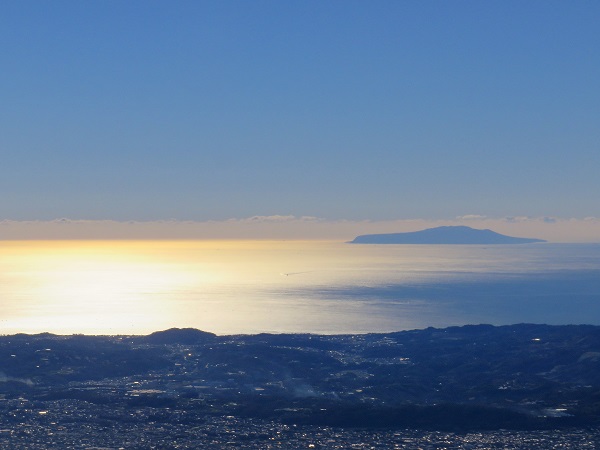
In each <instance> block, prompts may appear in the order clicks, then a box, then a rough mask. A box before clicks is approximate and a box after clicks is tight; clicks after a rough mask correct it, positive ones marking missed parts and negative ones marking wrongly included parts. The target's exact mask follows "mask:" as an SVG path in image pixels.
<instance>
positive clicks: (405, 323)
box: [0, 241, 600, 334]
mask: <svg viewBox="0 0 600 450" xmlns="http://www.w3.org/2000/svg"><path fill="white" fill-rule="evenodd" d="M599 254H600V246H593V245H592V246H583V245H580V246H576V245H573V246H569V245H550V244H544V245H524V246H487V247H486V246H426V245H412V246H410V245H409V246H396V245H388V246H381V245H349V244H344V243H340V242H327V241H27V242H25V241H12V242H11V241H5V242H1V243H0V296H1V298H2V303H1V304H0V313H1V321H0V327H1V328H0V333H3V334H12V333H19V332H26V333H39V332H46V331H48V332H53V333H59V334H71V333H86V334H142V333H149V332H152V331H156V330H160V329H166V328H170V327H194V328H199V329H203V330H206V331H212V332H216V333H219V334H229V333H256V332H313V333H355V332H359V333H360V332H379V331H394V330H401V329H412V328H422V327H427V326H449V325H460V324H465V323H494V324H502V323H514V322H523V321H528V322H547V323H588V322H590V320H591V319H590V318H593V317H600V311H597V310H598V308H600V306H599V304H600V298H599V293H600V281H598V280H600V276H598V274H599V273H600V272H599V271H600V258H599ZM596 312H598V314H596V315H595V316H594V314H595V313H596ZM592 321H593V319H592Z"/></svg>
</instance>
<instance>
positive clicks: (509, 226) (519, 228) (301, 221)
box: [0, 214, 600, 242]
mask: <svg viewBox="0 0 600 450" xmlns="http://www.w3.org/2000/svg"><path fill="white" fill-rule="evenodd" d="M444 225H468V226H470V227H473V228H480V229H486V228H487V229H492V230H494V231H496V232H498V233H502V234H507V235H510V236H518V237H534V238H541V239H546V240H548V241H550V242H600V218H596V217H586V218H583V219H579V218H558V217H527V216H518V217H502V218H491V217H487V216H483V215H477V214H468V215H465V216H460V217H457V218H454V219H448V220H445V219H440V220H427V219H402V220H388V221H367V220H365V221H352V220H327V219H321V218H317V217H306V216H305V217H296V216H291V215H273V216H253V217H248V218H240V219H228V220H223V221H204V222H194V221H178V220H161V221H149V222H136V221H128V222H119V221H112V220H99V221H94V220H73V219H68V218H60V219H56V220H51V221H13V220H3V221H0V240H35V239H37V240H40V239H49V240H54V239H275V240H278V239H329V240H342V241H347V240H351V239H353V238H354V237H355V236H357V235H360V234H371V233H394V232H407V231H417V230H422V229H425V228H432V227H437V226H444Z"/></svg>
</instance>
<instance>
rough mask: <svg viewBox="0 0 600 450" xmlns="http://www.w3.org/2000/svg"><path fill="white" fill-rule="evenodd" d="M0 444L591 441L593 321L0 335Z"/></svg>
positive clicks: (505, 444) (598, 344) (499, 444)
mask: <svg viewBox="0 0 600 450" xmlns="http://www.w3.org/2000/svg"><path fill="white" fill-rule="evenodd" d="M0 370H1V373H0V422H1V423H0V448H14V449H20V448H23V449H25V448H27V449H37V448H39V449H42V448H61V449H63V448H65V449H68V448H73V449H121V448H122V449H129V448H139V449H191V448H198V447H203V448H241V449H269V448H331V449H336V448H340V449H341V448H356V449H373V448H375V449H378V448H382V449H383V448H407V449H408V448H424V449H425V448H441V447H445V448H540V449H541V448H561V449H564V448H582V449H585V448H596V446H598V445H600V327H594V326H583V325H581V326H547V325H513V326H503V327H493V326H489V325H478V326H464V327H452V328H446V329H434V328H428V329H425V330H415V331H403V332H397V333H387V334H366V335H332V336H326V335H309V334H282V335H276V334H258V335H234V336H216V335H214V334H211V333H206V332H203V331H199V330H194V329H171V330H166V331H162V332H156V333H153V334H150V335H148V336H83V335H73V336H56V335H51V334H38V335H25V334H19V335H13V336H1V337H0Z"/></svg>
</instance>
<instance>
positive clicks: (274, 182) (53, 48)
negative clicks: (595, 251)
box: [0, 0, 600, 241]
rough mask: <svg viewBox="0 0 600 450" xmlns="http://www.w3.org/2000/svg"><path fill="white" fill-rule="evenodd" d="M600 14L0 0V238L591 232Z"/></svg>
mask: <svg viewBox="0 0 600 450" xmlns="http://www.w3.org/2000/svg"><path fill="white" fill-rule="evenodd" d="M599 21H600V3H599V2H591V1H572V2H565V1H552V0H544V1H541V0H539V1H538V0H531V1H528V2H522V1H510V0H504V1H486V2H482V1H460V0H457V1H453V2H446V1H369V2H366V1H352V0H344V1H321V0H319V1H310V0H306V1H293V2H282V1H275V0H273V1H261V0H257V1H245V0H244V1H241V0H240V1H231V0H223V1H175V2H173V1H152V0H144V1H136V0H132V1H127V2H123V1H111V0H104V1H95V2H81V1H61V0H55V1H52V2H41V1H38V2H35V1H29V2H14V1H8V0H0V42H2V47H1V48H2V50H1V51H0V64H1V67H2V70H0V105H1V106H0V154H1V155H2V158H1V164H0V193H1V195H0V221H3V222H1V223H0V233H2V232H3V231H2V230H7V229H9V228H10V227H13V228H15V229H19V226H20V225H19V224H23V223H29V224H32V223H37V224H40V223H41V224H46V225H48V224H49V225H48V226H50V227H52V226H56V223H57V221H60V220H62V221H63V224H64V222H65V221H70V222H69V223H78V224H79V225H81V224H88V225H89V224H90V223H93V222H94V223H96V224H97V223H100V224H101V225H102V224H103V225H102V226H105V227H109V226H108V225H110V224H115V223H116V224H120V225H119V226H121V227H123V226H125V225H124V224H126V223H128V222H135V223H151V224H156V223H158V224H164V223H166V222H164V221H168V223H171V224H172V223H180V222H181V223H195V224H204V225H201V226H205V225H206V224H207V223H208V224H213V225H214V224H215V223H217V224H224V223H228V224H232V223H236V224H237V225H239V226H240V229H243V226H245V225H247V224H248V223H256V222H260V223H273V222H275V223H282V222H286V223H288V225H289V224H290V223H291V222H293V223H295V224H297V225H298V224H299V226H300V228H301V226H303V225H306V224H307V223H308V222H310V223H311V224H312V225H314V224H315V223H319V224H321V225H322V224H327V226H332V227H333V226H338V227H341V224H346V225H347V224H348V223H352V224H359V225H360V224H363V225H364V224H371V225H369V226H365V227H363V228H362V229H364V230H367V231H372V230H374V229H382V230H385V231H386V232H388V231H390V228H394V227H396V228H398V231H402V230H403V229H404V228H407V227H408V225H407V224H413V225H414V224H416V223H419V224H434V223H466V222H468V221H469V220H470V222H468V223H477V224H479V222H473V220H475V219H478V220H479V219H480V220H484V221H485V220H488V221H490V222H489V223H491V224H511V223H512V224H515V223H520V224H523V223H529V224H537V225H539V228H537V229H536V228H532V229H531V230H530V229H529V228H519V229H516V228H515V229H514V231H519V232H528V231H531V232H534V233H536V232H537V231H539V232H541V234H542V235H544V231H543V230H548V229H549V228H548V227H549V226H550V225H552V224H557V223H558V224H562V225H561V226H565V227H567V228H565V230H567V231H565V230H563V229H561V231H560V233H559V232H554V234H552V232H550V234H545V236H548V235H550V236H557V239H558V240H561V239H562V240H568V239H569V231H568V230H569V228H568V226H567V225H569V224H570V226H571V228H570V230H571V238H572V240H587V241H590V240H596V241H600V225H599V223H600V221H599V220H598V219H597V218H598V217H600V201H598V193H599V192H600V176H598V174H599V173H600V170H599V169H600V127H599V126H598V123H600V89H599V83H598V80H600V31H599V28H598V23H599ZM256 217H258V218H259V219H252V218H256ZM282 217H283V218H286V217H287V218H289V217H292V218H293V219H281V218H282ZM514 218H520V219H514ZM253 220H254V222H252V221H253ZM489 223H488V224H489ZM107 224H108V225H107ZM373 224H386V225H385V226H379V225H378V226H379V228H377V226H375V225H373ZM574 224H575V225H574ZM312 225H311V226H312ZM321 225H320V226H321ZM346 225H344V226H346ZM483 225H485V223H484V224H483ZM36 226H37V225H36ZM159 226H163V225H159ZM219 226H220V225H219ZM544 227H545V228H544ZM586 227H587V228H586ZM21 228H22V227H21ZM109 228H110V227H109ZM217 228H218V227H217ZM359 228H360V227H358V228H356V230H358V229H359ZM11 229H12V228H11ZM342 229H343V227H341V228H337V230H338V231H337V234H336V236H337V235H341V234H343V233H342V231H341V230H342ZM582 229H585V230H586V231H585V232H583V231H581V230H582ZM354 231H355V229H354V228H352V232H354ZM349 232H350V230H348V233H349ZM328 233H329V232H328ZM328 233H323V236H325V235H327V236H329V235H331V234H335V233H333V232H331V233H329V234H328ZM8 234H10V233H8ZM17 234H18V233H17ZM33 234H34V235H35V233H33ZM109 234H110V233H109ZM159 234H160V233H159ZM175 234H176V233H175ZM200 234H202V233H200ZM209 234H210V233H209ZM217 234H218V233H217ZM233 234H235V233H233ZM242 234H243V233H242ZM250 234H251V233H250ZM292 234H293V233H292ZM300 234H302V233H300ZM308 234H310V233H308ZM308 234H307V235H308ZM317 234H318V233H317ZM538 234H539V233H538ZM559 235H560V236H559ZM311 236H312V235H311ZM351 237H352V236H348V238H351ZM542 237H543V236H542Z"/></svg>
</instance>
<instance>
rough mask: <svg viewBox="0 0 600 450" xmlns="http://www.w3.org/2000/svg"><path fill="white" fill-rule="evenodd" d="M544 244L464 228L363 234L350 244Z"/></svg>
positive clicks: (540, 240)
mask: <svg viewBox="0 0 600 450" xmlns="http://www.w3.org/2000/svg"><path fill="white" fill-rule="evenodd" d="M534 242H546V241H544V240H543V239H530V238H519V237H511V236H505V235H503V234H500V233H496V232H495V231H492V230H477V229H475V228H471V227H466V226H450V227H437V228H429V229H427V230H421V231H413V232H409V233H390V234H364V235H362V236H357V237H356V238H354V240H353V241H350V242H349V243H350V244H530V243H534Z"/></svg>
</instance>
